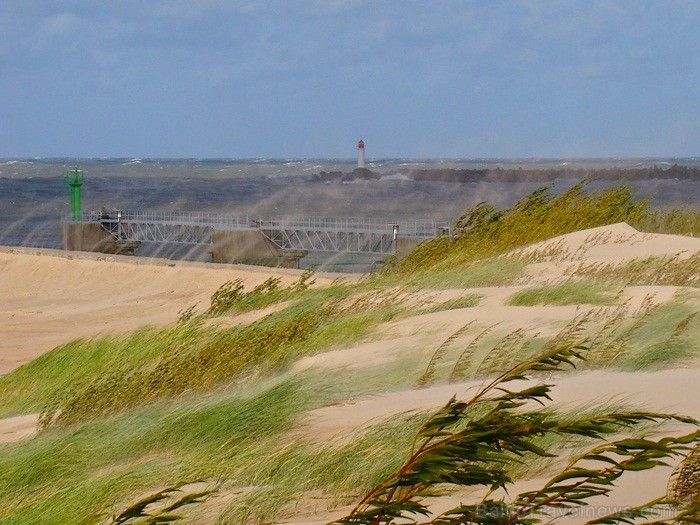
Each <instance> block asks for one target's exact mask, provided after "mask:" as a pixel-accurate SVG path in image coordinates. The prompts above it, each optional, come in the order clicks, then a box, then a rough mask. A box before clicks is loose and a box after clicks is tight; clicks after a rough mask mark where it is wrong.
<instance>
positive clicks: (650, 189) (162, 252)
mask: <svg viewBox="0 0 700 525" xmlns="http://www.w3.org/2000/svg"><path fill="white" fill-rule="evenodd" d="M676 162H677V163H679V164H680V163H684V164H686V165H695V166H698V165H700V159H682V160H680V161H679V159H602V160H597V159H571V160H562V159H557V160H546V159H467V160H450V161H443V160H431V159H425V160H415V159H380V160H372V161H371V162H370V163H369V164H368V167H369V168H370V169H372V170H374V171H378V172H381V173H382V174H385V175H383V176H382V178H381V179H379V180H357V181H353V182H352V183H340V182H338V183H322V182H312V180H311V175H312V174H315V173H319V172H320V171H344V172H349V171H352V169H353V168H354V167H355V165H354V161H353V160H337V159H310V160H297V159H243V160H240V159H174V160H171V159H167V160H162V159H72V158H66V159H0V245H9V246H30V247H43V248H59V247H60V219H61V214H62V213H64V212H66V211H68V188H67V187H66V185H65V183H64V180H63V177H62V175H61V174H62V171H63V170H64V169H71V168H73V167H78V168H80V169H82V170H83V172H84V175H85V182H84V185H83V188H82V199H83V209H85V210H90V209H93V210H97V209H100V208H102V207H103V206H105V207H107V209H113V208H119V209H123V210H130V211H139V210H149V211H151V210H152V211H175V210H183V211H185V210H188V211H189V210H193V211H194V210H196V211H216V212H224V213H233V214H250V215H260V216H271V215H274V216H279V215H286V216H333V217H377V218H387V219H401V218H407V219H410V218H415V219H434V220H441V221H453V220H455V219H456V218H457V217H458V216H459V215H460V214H461V212H462V211H464V210H465V209H466V208H468V207H471V206H473V205H475V204H477V203H478V202H481V201H489V202H491V203H493V204H495V205H497V206H507V205H510V204H512V203H513V202H514V201H515V200H517V199H518V198H520V197H522V196H523V195H525V194H527V193H529V192H530V191H532V190H534V189H536V188H538V187H540V186H542V185H543V183H541V182H518V183H503V182H501V183H496V182H479V183H454V182H426V181H413V180H407V177H405V176H404V175H403V173H405V172H406V171H407V169H408V168H424V169H425V168H435V167H455V168H484V167H496V166H501V167H505V168H508V167H514V166H524V167H527V168H555V167H556V168H560V167H563V166H567V167H583V168H586V167H601V166H602V167H606V166H621V167H634V166H640V165H643V166H644V165H661V166H664V165H671V164H672V163H676ZM571 184H573V181H572V180H562V181H555V183H554V191H557V190H559V189H565V188H566V187H568V186H570V185H571ZM595 184H602V183H595ZM628 184H630V185H631V186H632V188H633V191H634V192H635V194H636V196H638V197H639V198H650V199H651V200H652V202H653V203H654V204H657V205H672V204H680V203H686V204H694V205H697V204H698V203H700V181H683V180H673V179H671V180H667V179H663V180H648V181H643V182H642V181H639V182H637V181H631V182H629V183H628ZM139 252H140V253H139V255H146V256H148V255H159V256H164V257H172V258H188V259H204V258H205V257H206V256H205V255H204V253H203V251H202V250H197V249H187V250H184V249H183V247H163V246H152V247H149V246H143V247H142V248H140V249H139ZM338 264H342V261H339V262H338Z"/></svg>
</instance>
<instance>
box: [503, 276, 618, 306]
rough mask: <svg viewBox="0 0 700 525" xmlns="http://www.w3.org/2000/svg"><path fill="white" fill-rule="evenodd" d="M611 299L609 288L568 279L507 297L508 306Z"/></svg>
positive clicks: (589, 281)
mask: <svg viewBox="0 0 700 525" xmlns="http://www.w3.org/2000/svg"><path fill="white" fill-rule="evenodd" d="M611 299H612V293H611V289H610V288H609V287H606V286H603V285H602V284H600V283H598V282H595V281H592V280H573V279H569V280H567V281H565V282H563V283H558V284H550V285H543V286H533V287H531V288H527V289H525V290H521V291H519V292H516V293H515V294H513V295H512V296H511V297H510V298H509V299H508V304H509V305H510V306H535V305H553V306H565V305H570V304H606V303H609V302H610V300H611Z"/></svg>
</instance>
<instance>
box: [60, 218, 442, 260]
mask: <svg viewBox="0 0 700 525" xmlns="http://www.w3.org/2000/svg"><path fill="white" fill-rule="evenodd" d="M79 218H80V220H79V221H78V222H99V223H101V224H102V225H103V227H104V228H105V229H106V230H108V231H109V232H110V233H112V234H113V235H114V236H115V237H117V238H120V239H125V240H133V241H141V242H166V243H185V244H211V243H212V232H213V231H214V230H219V231H226V230H259V231H260V232H261V233H262V235H263V236H265V238H267V239H268V240H269V241H270V242H272V243H273V244H275V245H276V246H277V247H278V248H281V249H292V250H308V251H325V252H351V253H378V254H389V253H393V252H394V251H395V249H396V240H397V239H398V238H399V237H400V238H408V239H414V240H424V239H430V238H433V237H436V236H438V235H442V234H445V233H448V232H449V225H448V224H447V223H446V222H440V221H425V220H410V219H380V218H364V217H252V216H250V215H233V214H225V213H213V212H192V211H128V210H112V211H109V212H104V211H101V212H100V211H82V212H81V213H80V215H79ZM63 221H64V222H75V218H74V216H73V215H72V214H66V215H64V216H63Z"/></svg>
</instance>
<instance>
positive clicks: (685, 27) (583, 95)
mask: <svg viewBox="0 0 700 525" xmlns="http://www.w3.org/2000/svg"><path fill="white" fill-rule="evenodd" d="M699 28H700V2H698V1H696V0H668V1H665V0H656V1H645V0H627V1H625V0H615V1H610V0H521V1H518V0H489V1H483V0H477V1H469V0H455V1H450V0H431V1H427V0H424V1H414V0H396V1H382V0H367V1H365V0H325V1H322V0H286V1H282V0H279V1H273V0H269V1H252V0H248V1H244V0H240V1H236V0H229V1H223V0H149V1H142V0H91V1H78V0H75V1H69V0H65V1H60V0H44V1H37V0H3V1H2V3H0V156H2V157H188V158H192V157H194V158H203V157H217V158H258V157H275V158H351V157H354V156H355V153H356V149H355V148H356V144H357V141H358V140H359V139H360V138H363V139H364V140H365V142H366V145H367V146H366V147H367V150H366V151H367V156H368V157H369V158H397V157H413V158H524V157H527V158H542V157H556V158H564V157H568V158H571V157H670V156H679V157H693V156H700V29H699Z"/></svg>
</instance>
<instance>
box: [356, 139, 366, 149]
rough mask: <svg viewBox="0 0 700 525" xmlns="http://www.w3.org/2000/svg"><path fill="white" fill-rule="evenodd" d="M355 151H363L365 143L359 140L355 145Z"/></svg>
mask: <svg viewBox="0 0 700 525" xmlns="http://www.w3.org/2000/svg"><path fill="white" fill-rule="evenodd" d="M357 149H365V141H364V140H362V139H360V142H358V143H357Z"/></svg>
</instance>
